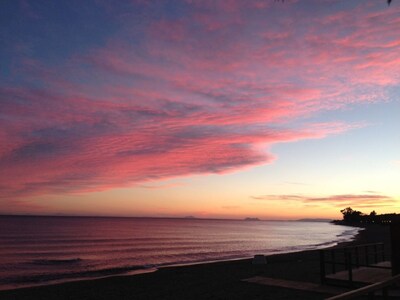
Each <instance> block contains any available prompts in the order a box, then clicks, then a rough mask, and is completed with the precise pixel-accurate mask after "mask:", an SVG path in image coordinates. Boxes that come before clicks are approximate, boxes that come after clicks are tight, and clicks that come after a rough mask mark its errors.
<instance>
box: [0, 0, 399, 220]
mask: <svg viewBox="0 0 400 300" xmlns="http://www.w3.org/2000/svg"><path fill="white" fill-rule="evenodd" d="M399 27H400V3H397V2H396V1H393V2H392V4H391V5H390V6H388V5H387V3H386V1H383V0H382V1H376V0H371V1H363V0H358V1H356V0H354V1H339V0H304V1H294V0H292V1H290V0H286V1H283V2H282V1H273V0H264V1H261V0H254V1H253V0H250V1H241V0H223V1H222V0H221V1H218V0H215V1H211V0H201V1H200V0H181V1H169V0H154V1H146V0H130V1H118V2H113V3H111V2H110V1H105V0H104V1H103V0H92V1H91V0H88V1H74V0H72V1H42V0H35V1H28V0H25V1H23V0H21V1H16V0H15V1H14V0H4V1H1V2H0V43H1V44H0V214H37V215H101V216H139V217H141V216H152V217H185V216H195V217H200V218H238V219H241V218H244V217H258V218H261V219H297V218H340V217H341V214H340V210H341V209H343V208H345V207H348V206H351V207H352V208H353V209H357V210H360V211H362V212H365V213H369V212H370V211H372V210H376V211H377V212H378V213H389V212H398V213H400V190H399V179H400V134H399V131H400V118H399V116H400V101H399V95H400V73H399V70H400V37H399V35H398V28H399Z"/></svg>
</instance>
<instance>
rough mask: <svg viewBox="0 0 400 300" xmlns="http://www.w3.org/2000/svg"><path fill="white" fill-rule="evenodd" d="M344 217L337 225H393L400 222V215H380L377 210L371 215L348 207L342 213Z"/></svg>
mask: <svg viewBox="0 0 400 300" xmlns="http://www.w3.org/2000/svg"><path fill="white" fill-rule="evenodd" d="M340 212H341V213H342V215H343V220H342V221H336V223H347V224H360V223H364V224H391V223H394V222H400V214H396V213H390V214H380V215H378V214H377V213H376V211H375V210H373V211H371V212H370V213H369V214H364V213H363V212H361V211H358V210H354V209H352V208H351V207H346V208H344V209H342V210H341V211H340Z"/></svg>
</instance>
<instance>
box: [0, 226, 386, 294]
mask: <svg viewBox="0 0 400 300" xmlns="http://www.w3.org/2000/svg"><path fill="white" fill-rule="evenodd" d="M375 243H384V244H385V245H389V243H390V231H389V227H388V226H381V225H369V226H367V227H366V229H365V230H363V231H361V232H360V234H359V235H358V237H357V239H356V240H355V241H352V242H350V243H345V244H341V245H338V246H337V247H336V248H343V247H350V246H355V245H360V244H375ZM384 252H385V253H384V255H385V256H386V257H390V255H391V253H390V252H391V251H390V247H389V246H388V247H385V248H384ZM320 271H321V261H320V252H319V251H318V250H316V251H304V252H296V253H289V254H280V255H272V256H269V257H267V264H265V265H263V266H262V267H260V266H257V267H256V266H254V265H252V260H251V259H246V260H237V261H224V262H217V263H209V264H199V265H191V266H182V267H169V268H163V269H160V270H158V271H156V272H154V273H147V274H140V275H134V276H119V277H110V278H103V279H97V280H88V281H79V282H70V283H63V284H58V285H51V286H43V287H34V288H25V289H18V290H10V291H0V299H61V300H62V299H326V298H329V297H332V296H334V295H336V294H339V293H343V292H347V291H351V290H354V288H353V287H346V286H344V287H336V286H335V287H332V289H329V288H328V289H325V290H324V289H320V290H318V289H314V287H317V286H321V272H320ZM255 277H259V278H260V277H263V278H270V279H272V280H275V283H282V282H283V283H285V282H286V283H287V282H289V285H290V283H291V282H297V283H300V286H305V287H306V288H303V289H298V288H297V289H296V287H293V286H285V285H284V284H283V285H282V284H280V285H279V284H269V285H265V284H260V283H259V282H258V283H257V282H255V281H254V280H253V282H252V281H251V280H249V279H251V278H255ZM307 287H308V288H307ZM366 297H367V296H366ZM357 299H363V298H357ZM365 299H367V298H365Z"/></svg>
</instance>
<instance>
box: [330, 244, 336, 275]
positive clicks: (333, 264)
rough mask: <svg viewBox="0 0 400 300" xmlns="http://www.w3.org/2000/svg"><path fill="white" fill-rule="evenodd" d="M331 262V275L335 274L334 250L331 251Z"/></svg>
mask: <svg viewBox="0 0 400 300" xmlns="http://www.w3.org/2000/svg"><path fill="white" fill-rule="evenodd" d="M331 260H332V273H333V274H335V273H336V263H335V250H334V249H332V250H331Z"/></svg>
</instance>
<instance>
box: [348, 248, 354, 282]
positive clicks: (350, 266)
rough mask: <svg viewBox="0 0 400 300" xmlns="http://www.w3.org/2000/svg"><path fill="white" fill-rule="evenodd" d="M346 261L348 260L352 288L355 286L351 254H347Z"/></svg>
mask: <svg viewBox="0 0 400 300" xmlns="http://www.w3.org/2000/svg"><path fill="white" fill-rule="evenodd" d="M346 260H347V269H348V271H349V281H350V286H352V285H353V269H352V263H351V252H347V254H346Z"/></svg>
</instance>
